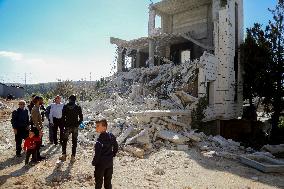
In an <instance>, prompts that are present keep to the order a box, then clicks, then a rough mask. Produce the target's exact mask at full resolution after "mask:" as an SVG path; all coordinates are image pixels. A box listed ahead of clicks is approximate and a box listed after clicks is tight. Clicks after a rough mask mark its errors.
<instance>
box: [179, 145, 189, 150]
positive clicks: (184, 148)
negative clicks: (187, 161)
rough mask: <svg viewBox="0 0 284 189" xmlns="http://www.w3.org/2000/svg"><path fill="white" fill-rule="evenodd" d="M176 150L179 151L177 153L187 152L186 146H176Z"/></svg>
mask: <svg viewBox="0 0 284 189" xmlns="http://www.w3.org/2000/svg"><path fill="white" fill-rule="evenodd" d="M177 150H179V151H187V150H188V145H185V144H178V145H177Z"/></svg>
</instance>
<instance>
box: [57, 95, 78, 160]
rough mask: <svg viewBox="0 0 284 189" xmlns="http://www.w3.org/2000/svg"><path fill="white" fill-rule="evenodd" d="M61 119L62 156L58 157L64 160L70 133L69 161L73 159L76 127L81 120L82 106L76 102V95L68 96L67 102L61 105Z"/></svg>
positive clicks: (76, 134)
mask: <svg viewBox="0 0 284 189" xmlns="http://www.w3.org/2000/svg"><path fill="white" fill-rule="evenodd" d="M62 121H63V126H64V134H63V135H64V136H63V140H62V156H61V157H60V158H59V159H60V160H61V161H66V147H67V142H68V137H69V135H70V134H72V156H71V162H74V161H75V155H76V148H77V138H78V127H79V125H80V124H81V123H82V121H83V114H82V108H81V107H80V106H79V105H77V104H76V96H75V95H71V96H70V97H69V103H68V104H66V105H64V106H63V109H62Z"/></svg>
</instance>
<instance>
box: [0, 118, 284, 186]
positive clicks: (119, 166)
mask: <svg viewBox="0 0 284 189" xmlns="http://www.w3.org/2000/svg"><path fill="white" fill-rule="evenodd" d="M46 132H47V129H46ZM47 135H48V133H46V135H45V136H47ZM13 138H14V136H13V133H12V130H11V125H10V123H9V121H3V120H2V121H1V122H0V139H1V141H2V142H1V145H0V146H1V148H0V153H1V156H0V188H9V189H10V188H94V178H93V171H94V168H93V167H92V165H91V160H92V157H93V147H92V146H80V145H79V146H78V153H77V161H76V162H75V163H74V164H71V163H70V157H69V158H68V160H67V161H66V162H64V163H61V162H59V161H58V157H59V156H60V153H61V146H59V145H58V146H54V145H45V147H44V148H43V150H42V154H43V155H45V156H46V157H47V159H46V160H45V161H42V162H40V163H38V164H36V165H34V166H29V167H24V154H23V157H21V158H17V157H15V156H14V155H15V144H14V141H13ZM44 142H45V143H46V139H45V141H44ZM9 143H11V144H10V145H9ZM70 146H71V144H70V143H69V149H68V152H69V153H70V151H71V149H70ZM113 188H123V189H128V188H129V189H135V188H163V189H164V188H174V189H179V188H180V189H189V188H192V189H194V188H210V189H211V188H218V189H219V188H255V189H260V188H284V174H265V173H262V172H259V171H257V170H255V169H252V168H249V167H246V166H244V165H242V164H240V163H239V162H237V161H233V160H228V159H224V158H220V157H211V158H209V157H204V156H203V155H202V154H201V153H200V152H199V150H198V149H197V148H195V147H192V148H190V150H189V151H173V150H169V149H162V150H160V151H158V152H155V153H152V154H151V155H149V156H148V157H145V158H144V159H137V158H134V157H131V156H128V155H126V154H125V153H124V152H122V151H120V152H119V154H118V157H116V158H115V165H114V174H113Z"/></svg>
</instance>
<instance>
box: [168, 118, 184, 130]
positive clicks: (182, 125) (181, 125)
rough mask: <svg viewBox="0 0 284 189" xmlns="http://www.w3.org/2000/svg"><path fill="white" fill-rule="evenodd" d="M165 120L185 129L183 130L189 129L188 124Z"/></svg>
mask: <svg viewBox="0 0 284 189" xmlns="http://www.w3.org/2000/svg"><path fill="white" fill-rule="evenodd" d="M163 120H164V121H166V122H169V123H172V124H174V125H178V126H180V127H183V128H187V127H188V125H187V124H185V123H181V122H179V121H176V120H173V119H169V118H163Z"/></svg>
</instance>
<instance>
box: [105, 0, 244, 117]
mask: <svg viewBox="0 0 284 189" xmlns="http://www.w3.org/2000/svg"><path fill="white" fill-rule="evenodd" d="M157 18H160V20H161V27H158V23H157V20H158V19H157ZM242 40H243V1H242V0H162V1H160V2H158V3H156V4H151V5H150V6H149V22H148V37H142V38H139V39H134V40H130V41H126V40H122V39H118V38H114V37H111V38H110V42H111V43H112V44H115V45H117V51H118V55H117V72H127V71H129V70H131V69H137V68H143V67H149V68H153V67H159V66H161V65H164V64H172V65H179V64H192V63H193V62H197V63H198V66H197V69H198V72H197V73H198V82H196V85H197V87H196V90H197V91H196V92H195V93H191V94H190V95H192V96H194V97H196V98H200V97H203V96H207V98H208V102H209V106H208V108H207V109H206V111H205V114H206V118H205V120H206V121H210V120H217V119H218V120H228V119H234V118H238V117H240V116H241V114H242V105H243V97H242V66H241V65H240V61H239V51H238V49H239V45H240V44H241V42H242ZM126 59H129V60H130V63H129V62H128V64H129V65H127V60H126Z"/></svg>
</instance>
